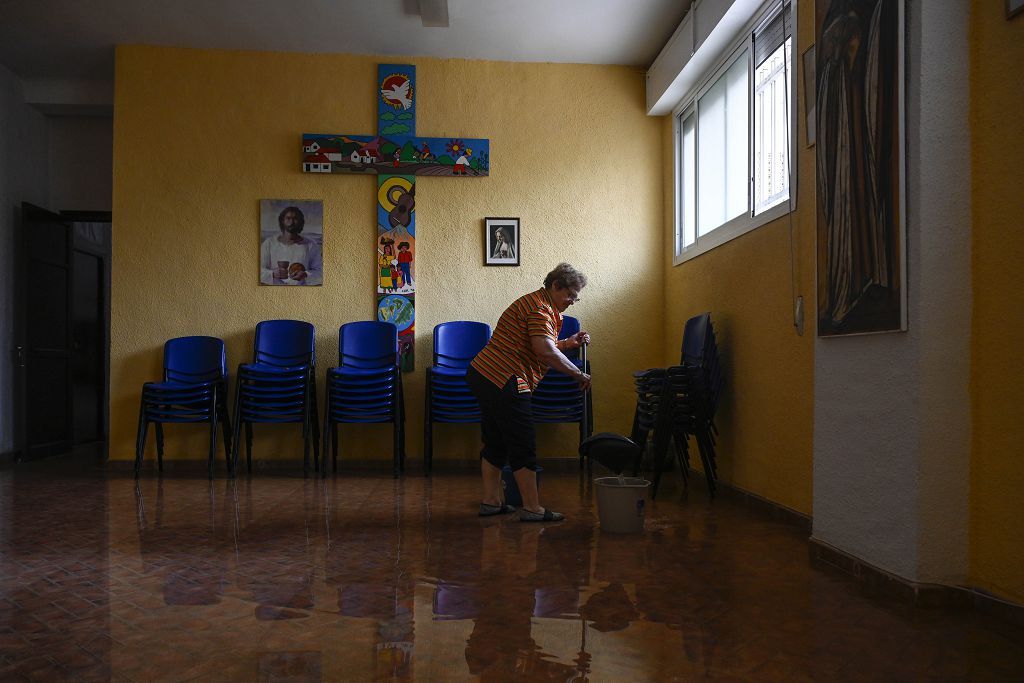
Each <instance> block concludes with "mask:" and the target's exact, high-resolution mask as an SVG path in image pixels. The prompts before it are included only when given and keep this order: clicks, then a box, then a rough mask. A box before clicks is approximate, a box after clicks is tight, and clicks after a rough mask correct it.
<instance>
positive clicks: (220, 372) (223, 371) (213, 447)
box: [135, 337, 232, 478]
mask: <svg viewBox="0 0 1024 683" xmlns="http://www.w3.org/2000/svg"><path fill="white" fill-rule="evenodd" d="M163 375H164V376H163V381H162V382H146V383H145V384H143V385H142V398H141V401H140V403H139V428H138V432H137V435H136V438H135V476H136V478H138V476H139V471H140V469H141V468H142V456H143V454H144V453H145V451H146V433H147V432H148V431H149V423H150V422H152V423H153V424H154V425H156V457H157V469H158V470H159V471H160V472H163V470H164V431H163V425H164V423H168V422H178V423H187V422H209V423H210V453H209V458H208V460H209V473H210V477H211V478H213V464H214V458H215V457H216V453H217V420H218V419H219V420H220V422H221V427H222V428H223V430H224V456H225V459H226V460H227V467H228V471H231V469H232V462H231V457H230V452H231V420H230V418H229V417H228V410H227V387H228V365H227V356H226V354H225V351H224V342H223V341H222V340H220V339H217V338H215V337H177V338H175V339H169V340H167V342H166V343H165V344H164V373H163Z"/></svg>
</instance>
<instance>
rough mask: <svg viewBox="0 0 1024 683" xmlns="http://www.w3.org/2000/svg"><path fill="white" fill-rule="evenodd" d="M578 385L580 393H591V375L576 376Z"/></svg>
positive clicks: (582, 373)
mask: <svg viewBox="0 0 1024 683" xmlns="http://www.w3.org/2000/svg"><path fill="white" fill-rule="evenodd" d="M576 384H578V385H579V387H580V391H590V375H588V374H587V373H585V372H580V374H578V375H576Z"/></svg>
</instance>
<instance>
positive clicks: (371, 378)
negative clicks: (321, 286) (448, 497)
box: [323, 320, 405, 477]
mask: <svg viewBox="0 0 1024 683" xmlns="http://www.w3.org/2000/svg"><path fill="white" fill-rule="evenodd" d="M398 360H399V359H398V328H397V327H395V325H394V324H393V323H386V322H379V321H376V320H372V321H365V322H355V323H347V324H345V325H342V326H341V329H340V330H339V331H338V367H334V368H331V369H330V370H328V371H327V409H326V411H325V413H324V468H323V471H324V474H325V475H326V474H327V445H328V442H330V443H331V447H332V450H331V453H332V461H333V468H334V471H335V472H337V470H338V433H337V429H338V424H339V423H350V424H351V423H363V424H365V423H381V422H390V423H392V425H393V426H394V427H393V428H394V449H393V458H394V476H396V477H397V476H398V474H399V472H401V471H402V470H404V469H405V399H404V396H403V394H402V373H401V371H400V369H399V366H398Z"/></svg>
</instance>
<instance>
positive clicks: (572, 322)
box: [558, 315, 580, 360]
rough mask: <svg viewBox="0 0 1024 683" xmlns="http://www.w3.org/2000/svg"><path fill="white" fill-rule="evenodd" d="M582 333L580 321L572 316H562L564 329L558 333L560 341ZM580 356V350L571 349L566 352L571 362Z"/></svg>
mask: <svg viewBox="0 0 1024 683" xmlns="http://www.w3.org/2000/svg"><path fill="white" fill-rule="evenodd" d="M579 331H580V321H579V320H578V319H576V318H574V317H572V316H571V315H563V316H562V329H561V330H560V331H559V332H558V338H559V339H568V338H569V337H571V336H572V335H574V334H576V333H577V332H579ZM579 355H580V350H579V349H571V350H569V351H566V352H565V356H566V357H567V358H568V359H569V360H576V358H577V357H578V356H579Z"/></svg>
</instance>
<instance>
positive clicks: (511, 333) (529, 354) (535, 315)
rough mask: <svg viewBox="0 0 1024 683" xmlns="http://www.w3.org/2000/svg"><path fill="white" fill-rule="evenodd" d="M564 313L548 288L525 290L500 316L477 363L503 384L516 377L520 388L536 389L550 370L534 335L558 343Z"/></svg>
mask: <svg viewBox="0 0 1024 683" xmlns="http://www.w3.org/2000/svg"><path fill="white" fill-rule="evenodd" d="M561 329H562V314H561V313H559V312H558V309H557V308H555V306H554V304H553V303H552V302H551V297H549V296H548V293H547V290H546V289H544V288H543V287H541V288H540V289H538V290H537V291H536V292H530V293H529V294H524V295H523V296H521V297H519V298H518V299H516V300H515V301H513V302H512V305H511V306H509V307H508V308H506V309H505V312H504V313H502V314H501V318H499V319H498V324H497V326H495V328H494V334H493V335H491V340H490V341H489V342H487V346H485V347H484V348H483V349H482V350H481V351H480V353H478V354H477V356H476V358H474V359H473V363H472V365H473V367H474V368H476V371H477V372H479V373H480V374H481V375H483V376H484V377H486V378H487V379H489V380H490V381H491V382H493V383H494V384H496V385H498V386H499V387H503V386H505V383H506V382H507V381H508V378H509V377H515V378H516V383H517V385H518V387H519V391H520V392H526V391H533V390H534V389H536V388H537V385H538V384H539V383H540V380H541V379H542V378H543V377H544V373H545V372H547V369H548V366H547V365H545V364H544V363H543V362H542V361H541V360H540V359H539V358H537V356H536V354H534V352H533V346H532V344H531V343H530V337H538V336H539V337H549V338H550V339H551V341H553V342H555V343H556V344H557V343H558V333H559V332H560V331H561Z"/></svg>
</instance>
